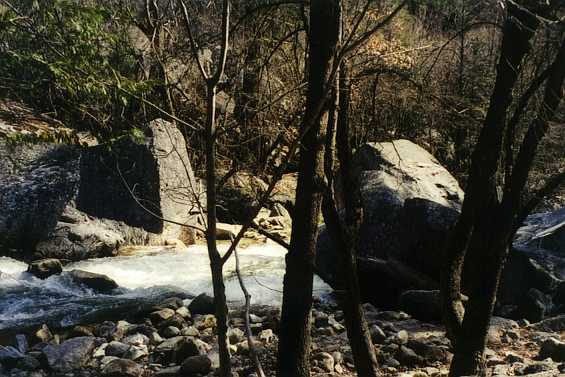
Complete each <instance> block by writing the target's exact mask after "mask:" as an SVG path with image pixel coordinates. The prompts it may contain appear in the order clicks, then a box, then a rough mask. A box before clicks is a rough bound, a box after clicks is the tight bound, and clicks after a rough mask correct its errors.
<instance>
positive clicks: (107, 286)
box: [68, 270, 118, 293]
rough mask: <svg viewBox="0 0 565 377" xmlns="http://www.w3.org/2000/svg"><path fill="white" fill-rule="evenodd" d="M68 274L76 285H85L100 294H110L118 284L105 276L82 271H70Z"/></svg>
mask: <svg viewBox="0 0 565 377" xmlns="http://www.w3.org/2000/svg"><path fill="white" fill-rule="evenodd" d="M68 274H69V276H70V277H71V279H73V280H74V281H75V282H76V283H79V284H82V285H85V286H87V287H88V288H90V289H92V290H94V291H97V292H100V293H110V292H111V291H113V290H114V289H116V288H118V284H117V283H116V282H115V281H114V280H112V279H110V278H109V277H108V276H106V275H102V274H95V273H93V272H87V271H82V270H72V271H70V272H69V273H68Z"/></svg>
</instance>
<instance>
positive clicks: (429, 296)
mask: <svg viewBox="0 0 565 377" xmlns="http://www.w3.org/2000/svg"><path fill="white" fill-rule="evenodd" d="M440 299H441V298H440V292H439V291H423V290H413V291H405V292H403V293H402V294H401V295H400V305H399V306H400V309H401V310H402V311H404V312H406V313H408V314H410V315H411V316H412V317H414V318H416V319H419V320H421V321H440V320H441V303H440Z"/></svg>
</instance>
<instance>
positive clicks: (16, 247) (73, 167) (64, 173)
mask: <svg viewBox="0 0 565 377" xmlns="http://www.w3.org/2000/svg"><path fill="white" fill-rule="evenodd" d="M79 156H80V148H77V147H74V146H68V145H58V144H50V143H38V144H27V143H26V144H23V143H22V144H13V143H8V142H7V141H6V140H5V139H2V140H0V197H1V198H2V200H1V201H0V255H6V253H7V252H8V251H10V250H13V251H15V252H16V253H17V255H15V256H16V257H18V256H21V259H23V258H24V257H26V256H27V257H29V256H31V253H32V252H33V250H34V249H35V246H36V244H37V243H38V242H39V241H41V240H43V239H45V238H46V237H47V236H48V234H49V232H50V231H51V230H52V229H54V228H55V226H56V224H57V221H58V218H59V215H60V214H61V213H62V211H63V209H64V208H65V206H66V205H67V203H68V202H69V201H71V200H72V199H73V197H74V196H75V194H76V191H77V189H78V184H79V174H78V170H79V167H78V166H79V161H80V158H79Z"/></svg>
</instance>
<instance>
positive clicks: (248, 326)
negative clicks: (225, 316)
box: [232, 237, 265, 377]
mask: <svg viewBox="0 0 565 377" xmlns="http://www.w3.org/2000/svg"><path fill="white" fill-rule="evenodd" d="M232 242H233V237H232ZM235 272H236V273H237V280H239V286H240V287H241V290H242V291H243V295H244V296H245V335H246V336H247V344H248V345H249V353H250V354H251V360H252V361H253V364H254V365H255V372H256V373H257V376H258V377H265V372H264V371H263V367H262V366H261V361H260V360H259V355H258V354H257V349H256V348H255V341H254V340H253V333H252V332H251V319H250V307H251V294H249V291H248V290H247V288H246V287H245V284H244V282H243V277H242V276H241V271H240V269H239V256H238V255H237V250H236V251H235Z"/></svg>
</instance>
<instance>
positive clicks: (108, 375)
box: [102, 359, 143, 377]
mask: <svg viewBox="0 0 565 377" xmlns="http://www.w3.org/2000/svg"><path fill="white" fill-rule="evenodd" d="M142 373H143V369H141V367H140V366H139V365H137V364H136V363H135V362H133V361H131V360H126V359H116V360H112V361H110V362H109V363H108V364H107V365H106V366H105V367H104V368H103V369H102V376H104V377H140V376H141V374H142Z"/></svg>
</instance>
